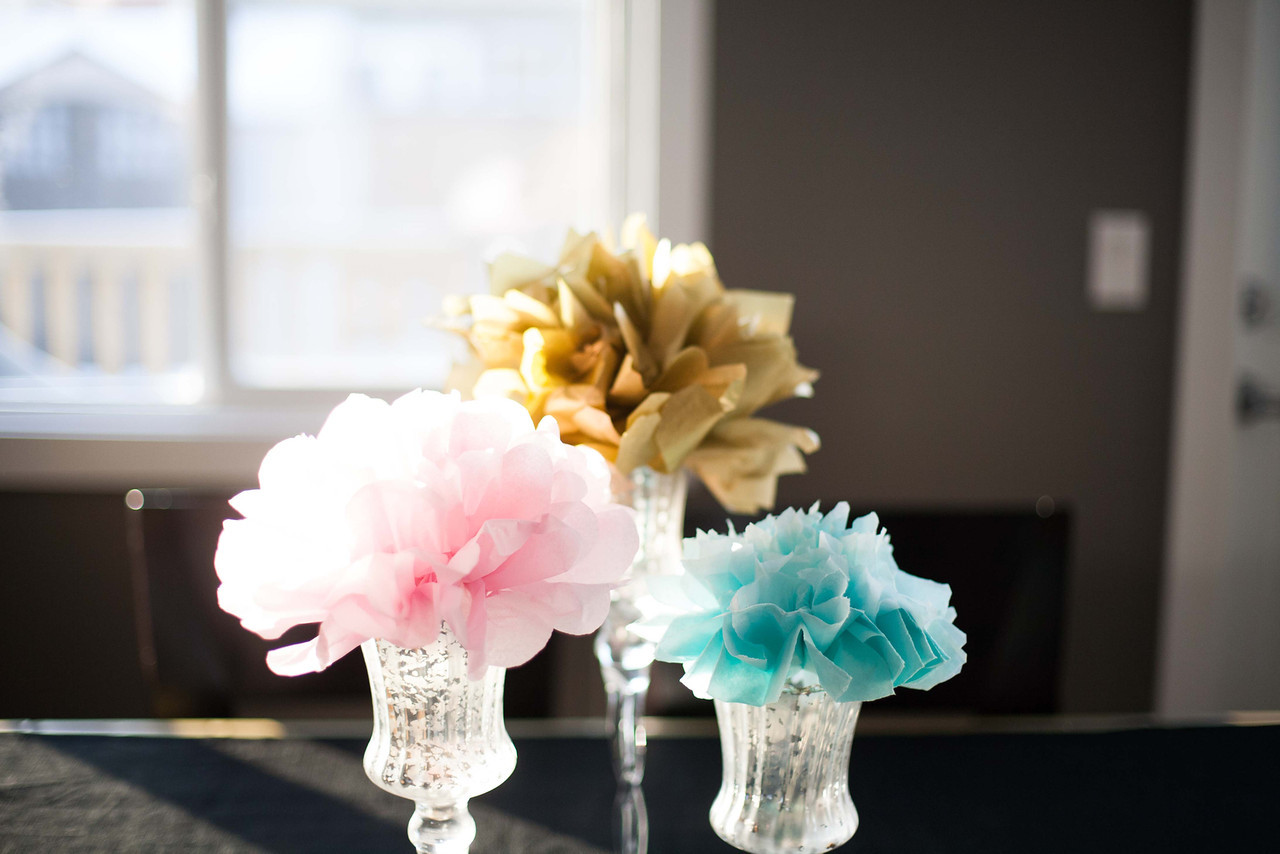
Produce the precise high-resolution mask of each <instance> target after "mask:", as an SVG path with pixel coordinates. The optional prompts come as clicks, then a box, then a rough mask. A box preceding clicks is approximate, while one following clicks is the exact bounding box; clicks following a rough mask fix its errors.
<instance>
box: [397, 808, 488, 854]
mask: <svg viewBox="0 0 1280 854" xmlns="http://www.w3.org/2000/svg"><path fill="white" fill-rule="evenodd" d="M475 838H476V822H475V819H473V818H472V817H471V813H469V812H467V801H465V800H463V801H459V802H458V803H456V804H449V805H447V806H431V805H430V804H426V803H423V802H422V801H419V802H418V805H417V807H416V808H415V809H414V811H413V818H411V819H410V820H409V841H410V842H412V843H413V846H414V848H415V849H416V850H417V852H418V854H468V852H469V851H470V850H471V843H472V842H473V841H474V840H475Z"/></svg>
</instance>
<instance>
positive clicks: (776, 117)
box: [676, 0, 1191, 711]
mask: <svg viewBox="0 0 1280 854" xmlns="http://www.w3.org/2000/svg"><path fill="white" fill-rule="evenodd" d="M1190 22H1191V13H1190V4H1189V3H1187V2H1168V0H1149V2H1134V0H1126V2H1122V3H1116V2H1091V3H1080V2H1070V3H1069V2H1053V3H1043V2H1036V3H1027V2H1022V0H1000V2H991V0H984V2H981V3H945V2H932V3H908V2H901V0H894V2H863V0H860V2H848V3H846V2H821V3H819V2H799V3H796V2H793V3H776V2H746V1H745V0H732V2H721V3H719V4H717V8H716V27H715V49H716V59H715V80H716V83H715V105H716V106H715V120H714V134H715V140H714V147H713V155H714V157H713V182H714V190H713V225H712V234H711V238H712V243H711V248H712V250H713V252H714V253H715V256H716V260H717V263H718V265H719V267H720V272H721V274H722V276H723V278H724V280H725V282H726V283H727V284H728V286H729V287H741V288H758V289H766V290H789V291H794V292H795V293H796V295H797V306H796V316H795V324H794V334H795V338H796V341H797V343H798V345H799V348H800V354H801V357H802V359H803V360H804V361H805V362H807V363H809V364H812V365H814V366H815V367H818V368H820V369H821V370H822V371H823V377H822V379H821V380H820V381H819V383H818V385H817V396H816V398H815V399H814V400H812V401H803V402H796V403H789V404H787V405H785V406H783V407H779V408H777V409H776V410H774V412H776V413H777V414H778V415H779V416H781V417H787V418H790V419H793V420H796V421H799V422H801V423H806V424H811V425H813V426H814V427H815V428H816V429H817V430H818V431H819V432H820V433H821V435H822V437H823V440H824V443H825V447H824V449H823V450H822V451H821V452H820V454H819V455H817V456H815V457H814V458H813V460H812V463H813V465H812V471H811V472H810V473H809V474H808V475H806V476H804V477H792V478H788V479H785V480H784V483H783V486H782V488H781V492H780V503H781V504H783V505H786V504H807V503H809V502H811V501H813V500H814V499H818V498H821V499H823V500H824V501H829V500H835V499H839V498H848V499H850V500H851V501H852V502H853V503H854V504H855V506H862V507H875V506H885V505H897V506H902V505H915V506H933V507H939V506H941V507H946V506H961V505H963V506H974V505H981V506H995V505H998V506H1004V507H1024V508H1026V510H1027V511H1028V512H1031V510H1032V508H1033V506H1034V502H1035V501H1036V499H1037V497H1038V496H1041V495H1050V496H1052V497H1053V498H1054V499H1055V500H1056V501H1057V502H1058V503H1059V505H1060V506H1069V507H1070V508H1071V512H1072V527H1073V531H1074V534H1073V543H1072V566H1071V577H1070V579H1069V583H1068V590H1067V609H1068V610H1067V622H1066V636H1065V648H1064V652H1065V661H1064V668H1065V671H1064V674H1063V682H1062V698H1063V705H1064V709H1065V710H1066V711H1090V710H1111V711H1123V710H1146V709H1149V708H1150V701H1151V678H1152V672H1153V655H1154V637H1155V621H1156V601H1157V587H1158V582H1159V574H1160V566H1161V551H1162V535H1163V519H1164V512H1165V479H1166V474H1165V468H1166V458H1167V450H1168V424H1169V413H1170V394H1171V376H1172V373H1171V370H1172V353H1173V333H1174V326H1175V323H1174V320H1175V307H1176V282H1177V269H1178V259H1179V230H1180V223H1181V191H1182V190H1181V188H1182V172H1183V155H1184V151H1183V149H1184V136H1185V129H1186V101H1187V82H1188V73H1189V65H1188V63H1189V50H1190V26H1191V23H1190ZM1095 208H1136V209H1140V210H1142V211H1145V212H1146V214H1147V215H1148V217H1149V218H1150V222H1151V225H1152V234H1153V242H1152V257H1151V298H1150V303H1149V305H1148V307H1147V309H1146V310H1145V311H1142V312H1139V313H1129V314H1105V313H1096V312H1094V311H1092V310H1091V309H1090V308H1089V306H1088V304H1087V301H1086V297H1085V283H1084V274H1085V251H1086V223H1087V217H1088V215H1089V212H1090V211H1091V210H1093V209H1095ZM676 236H677V237H679V235H676ZM908 569H909V568H908ZM963 620H964V615H963V614H962V615H961V616H960V620H959V622H960V623H961V624H963Z"/></svg>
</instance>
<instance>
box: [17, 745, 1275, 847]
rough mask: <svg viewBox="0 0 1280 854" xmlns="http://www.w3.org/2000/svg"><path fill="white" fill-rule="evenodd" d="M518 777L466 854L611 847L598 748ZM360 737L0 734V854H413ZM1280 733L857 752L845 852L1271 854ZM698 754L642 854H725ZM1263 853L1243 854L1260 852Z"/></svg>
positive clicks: (544, 762)
mask: <svg viewBox="0 0 1280 854" xmlns="http://www.w3.org/2000/svg"><path fill="white" fill-rule="evenodd" d="M516 747H517V749H518V751H519V761H518V763H517V766H516V770H515V773H514V774H513V775H512V777H511V778H510V779H509V780H508V781H507V782H506V783H504V784H503V785H502V786H500V787H499V788H498V789H497V790H495V791H494V792H491V793H489V794H487V795H484V796H482V797H480V798H477V799H476V800H475V801H473V802H472V805H473V809H472V812H473V814H474V815H475V817H476V822H477V825H478V826H479V835H478V837H477V841H476V844H475V845H474V846H473V848H472V851H473V852H474V854H490V852H499V853H500V854H507V853H508V852H512V853H513V854H515V853H517V852H518V853H519V854H543V852H546V854H552V852H559V854H589V852H594V851H598V850H600V849H607V848H608V847H609V845H610V816H611V814H612V803H613V798H614V789H613V783H612V774H611V771H610V768H609V758H608V749H607V746H606V743H605V742H604V741H603V740H601V739H597V738H532V739H519V738H517V739H516ZM363 748H364V743H363V741H361V740H354V739H310V740H302V739H283V740H278V739H275V740H255V739H199V738H155V737H111V736H85V735H39V734H20V733H7V734H0V851H3V852H28V851H36V852H39V851H59V852H63V851H120V850H128V851H178V850H181V851H228V852H240V851H288V852H292V851H299V852H304V851H315V852H329V851H333V852H337V851H343V852H352V851H389V852H396V851H401V852H404V851H408V850H409V844H408V842H407V840H406V838H405V826H406V823H407V821H408V818H409V815H410V813H411V812H412V808H411V805H410V803H409V802H408V801H404V800H402V799H399V798H396V797H393V796H391V795H388V794H386V793H384V792H382V791H381V790H379V789H377V788H375V787H374V786H373V784H371V783H370V782H369V781H368V780H367V779H366V778H365V777H364V773H363V771H362V770H361V767H360V755H361V753H362V751H363ZM1278 761H1280V726H1255V727H1196V728H1185V729H1139V730H1128V731H1119V732H1091V733H1052V734H1048V733H1041V734H983V735H953V736H944V735H893V736H859V737H858V738H856V739H855V740H854V747H853V757H852V765H851V776H850V789H851V790H852V793H853V799H854V803H855V804H856V805H857V807H858V811H859V814H860V816H861V820H862V824H861V827H860V828H859V830H858V833H857V835H856V836H855V837H854V838H853V840H852V841H851V842H850V843H849V844H848V845H846V846H844V847H843V848H841V849H839V850H840V851H842V852H853V854H878V853H879V852H911V853H912V854H929V852H969V851H973V852H979V851H981V852H988V853H989V852H1059V851H1061V852H1072V854H1079V852H1096V851H1117V852H1121V851H1123V852H1140V851H1152V852H1155V851H1160V852H1179V851H1196V852H1217V851H1229V850H1230V851H1235V850H1242V849H1244V848H1245V847H1246V846H1248V847H1250V848H1252V850H1259V851H1263V850H1266V851H1270V850H1280V849H1277V848H1276V847H1275V845H1276V843H1275V842H1274V839H1275V837H1276V835H1277V827H1278V825H1277V822H1276V820H1275V817H1276V812H1277V799H1278V798H1280V783H1277V778H1276V774H1277V770H1276V766H1277V762H1278ZM719 779H720V749H719V744H718V743H717V742H716V741H715V740H714V739H711V738H705V737H700V738H668V739H654V740H651V741H650V744H649V761H648V770H647V773H646V776H645V785H644V790H645V793H646V798H647V801H648V811H649V817H650V828H651V836H650V848H649V850H650V851H651V852H652V854H681V852H690V854H715V852H722V851H732V850H733V849H731V848H729V847H728V846H726V845H725V844H724V843H722V842H720V841H719V840H718V839H717V838H716V837H715V835H714V834H713V833H712V831H711V829H710V827H709V825H708V823H707V809H708V808H709V807H710V805H711V800H712V798H713V797H714V796H715V793H716V789H717V787H718V785H719ZM1259 845H1260V846H1261V847H1256V846H1259Z"/></svg>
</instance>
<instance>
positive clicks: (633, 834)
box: [613, 783, 649, 854]
mask: <svg viewBox="0 0 1280 854" xmlns="http://www.w3.org/2000/svg"><path fill="white" fill-rule="evenodd" d="M613 816H614V826H613V846H614V850H615V851H617V852H618V854H645V852H647V851H648V850H649V812H648V809H647V808H646V807H645V804H644V791H643V790H642V789H641V788H640V787H639V786H631V785H627V784H625V783H624V784H622V785H620V786H618V795H617V797H616V798H615V799H614V803H613Z"/></svg>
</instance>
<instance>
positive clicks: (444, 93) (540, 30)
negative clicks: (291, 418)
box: [227, 0, 609, 387]
mask: <svg viewBox="0 0 1280 854" xmlns="http://www.w3.org/2000/svg"><path fill="white" fill-rule="evenodd" d="M599 5H601V4H599V3H596V2H590V0H558V2H556V1H555V0H539V2H529V0H508V2H505V3H503V2H473V0H451V2H440V0H432V2H420V3H412V4H410V3H403V2H400V3H394V2H383V3H376V4H375V3H358V4H357V3H354V2H352V3H349V4H347V3H330V4H318V3H309V4H297V3H290V2H234V3H232V4H231V5H230V6H229V21H228V34H227V36H228V87H227V88H228V111H229V132H228V133H229V140H228V146H229V147H228V157H229V170H230V185H229V194H230V206H231V211H230V224H231V228H230V232H231V244H232V256H231V324H232V340H231V346H230V351H231V363H232V370H233V375H234V376H235V377H236V379H237V380H238V381H239V382H241V383H244V384H246V385H253V386H265V387H289V386H293V387H298V386H310V387H319V386H330V387H335V386H336V387H360V386H381V387H412V386H416V385H434V384H438V383H440V382H441V381H442V380H443V377H444V372H445V370H446V369H447V367H448V362H449V359H450V358H451V355H452V353H451V350H452V346H451V345H452V344H453V343H454V342H452V341H451V340H450V339H449V338H448V337H447V336H445V335H443V334H442V333H439V332H436V331H433V330H430V329H428V328H426V327H425V326H424V324H423V319H424V318H425V317H427V316H429V315H433V314H436V313H438V312H439V310H440V305H441V298H442V297H443V296H444V295H445V294H448V293H457V292H466V291H475V290H483V289H484V288H485V287H486V283H485V279H486V277H485V267H484V262H485V259H486V258H489V257H491V256H492V255H493V254H494V253H495V252H496V251H498V250H500V249H513V250H516V251H522V252H527V253H532V254H536V255H538V256H539V257H547V258H548V259H551V258H554V257H555V256H556V254H557V253H558V250H559V245H560V242H561V241H562V240H563V236H564V229H565V227H566V226H567V225H570V224H574V223H579V224H588V225H594V224H596V223H599V222H601V221H603V218H604V216H606V214H607V212H608V204H609V200H608V198H607V193H608V186H609V182H608V180H607V178H608V175H607V173H606V171H605V170H606V164H607V151H606V145H607V135H606V132H605V131H606V126H607V125H606V120H607V116H606V115H605V112H606V111H605V110H604V109H602V108H601V107H602V105H603V104H605V103H606V101H605V99H604V98H603V97H601V93H603V94H604V95H607V86H608V74H607V72H606V66H605V61H606V59H607V57H606V56H605V45H604V44H603V40H601V39H596V38H594V37H593V33H594V30H595V28H596V27H597V25H598V21H596V20H595V19H594V15H595V14H596V13H597V7H598V6H599ZM499 241H503V242H499Z"/></svg>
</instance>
